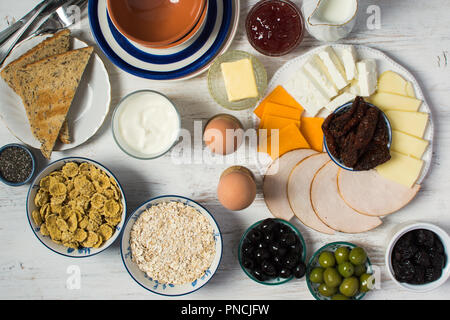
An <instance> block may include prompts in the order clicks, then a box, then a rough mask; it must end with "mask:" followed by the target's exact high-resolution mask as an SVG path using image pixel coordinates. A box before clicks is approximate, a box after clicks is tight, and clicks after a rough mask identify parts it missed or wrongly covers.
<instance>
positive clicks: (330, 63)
mask: <svg viewBox="0 0 450 320" xmlns="http://www.w3.org/2000/svg"><path fill="white" fill-rule="evenodd" d="M318 55H319V57H320V59H321V60H322V62H323V63H324V64H325V66H326V68H327V70H328V73H329V74H330V77H331V79H332V81H333V82H334V84H335V85H336V87H337V88H338V89H339V90H342V89H343V88H345V87H346V86H347V85H348V83H349V81H348V80H347V76H346V74H345V69H344V66H343V65H342V63H341V60H340V59H339V57H338V56H337V54H336V52H335V51H334V49H333V48H331V47H326V48H325V49H323V50H322V51H320V52H319V53H318Z"/></svg>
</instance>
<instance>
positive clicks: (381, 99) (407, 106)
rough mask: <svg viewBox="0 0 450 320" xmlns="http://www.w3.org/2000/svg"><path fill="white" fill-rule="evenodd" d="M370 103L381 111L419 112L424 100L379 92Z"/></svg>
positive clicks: (371, 98)
mask: <svg viewBox="0 0 450 320" xmlns="http://www.w3.org/2000/svg"><path fill="white" fill-rule="evenodd" d="M370 102H371V103H372V104H374V105H376V106H377V107H378V108H380V109H381V110H384V111H385V110H400V111H418V110H419V108H420V106H421V105H422V100H418V99H416V98H411V97H407V96H402V95H398V94H394V93H388V92H377V93H375V94H374V95H373V96H372V97H370Z"/></svg>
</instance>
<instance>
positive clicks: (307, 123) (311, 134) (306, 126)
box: [300, 117, 325, 152]
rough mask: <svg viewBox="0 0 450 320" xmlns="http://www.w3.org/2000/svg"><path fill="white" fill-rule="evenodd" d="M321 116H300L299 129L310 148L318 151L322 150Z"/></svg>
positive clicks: (322, 120)
mask: <svg viewBox="0 0 450 320" xmlns="http://www.w3.org/2000/svg"><path fill="white" fill-rule="evenodd" d="M324 120H325V119H323V118H306V117H304V118H302V120H301V126H300V131H301V133H302V134H303V136H304V137H305V139H306V140H307V141H308V142H309V144H310V146H311V148H312V149H313V150H316V151H318V152H322V151H323V130H322V124H323V122H324Z"/></svg>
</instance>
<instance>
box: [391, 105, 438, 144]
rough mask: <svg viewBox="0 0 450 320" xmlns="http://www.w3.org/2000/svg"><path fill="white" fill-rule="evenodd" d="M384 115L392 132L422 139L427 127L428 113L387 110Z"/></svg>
mask: <svg viewBox="0 0 450 320" xmlns="http://www.w3.org/2000/svg"><path fill="white" fill-rule="evenodd" d="M385 113H386V116H387V117H388V119H389V121H390V123H391V126H392V129H393V130H397V131H402V132H404V133H407V134H410V135H413V136H415V137H417V138H423V135H424V133H425V130H426V128H427V125H428V118H429V114H428V113H425V112H406V111H397V110H388V111H386V112H385Z"/></svg>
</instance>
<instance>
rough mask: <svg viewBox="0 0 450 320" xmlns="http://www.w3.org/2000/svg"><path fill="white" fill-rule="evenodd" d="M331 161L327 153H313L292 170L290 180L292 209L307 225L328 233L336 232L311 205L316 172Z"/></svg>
mask: <svg viewBox="0 0 450 320" xmlns="http://www.w3.org/2000/svg"><path fill="white" fill-rule="evenodd" d="M329 161H331V160H330V157H329V156H328V154H326V153H319V154H315V155H312V156H310V157H308V158H306V159H304V160H303V161H301V162H300V163H299V164H297V166H296V167H295V168H294V169H293V170H292V172H291V175H290V177H289V182H288V188H287V190H288V199H289V203H290V205H291V208H292V211H294V214H295V215H296V216H297V218H298V219H299V220H300V221H301V222H302V223H303V224H304V225H306V226H308V227H310V228H312V229H314V230H316V231H319V232H322V233H326V234H334V233H335V232H334V230H333V229H331V228H330V227H328V226H327V225H326V224H324V223H323V222H322V220H320V219H319V218H318V217H317V215H316V213H315V212H314V210H313V207H312V205H311V197H310V190H311V182H312V180H313V179H314V176H315V174H316V172H317V171H318V170H319V169H320V168H322V167H323V166H324V165H325V164H326V163H327V162H329Z"/></svg>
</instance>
